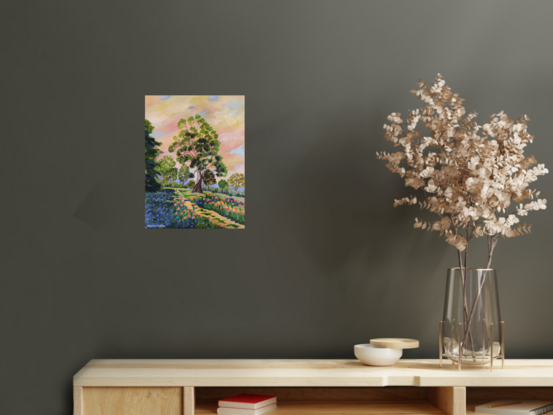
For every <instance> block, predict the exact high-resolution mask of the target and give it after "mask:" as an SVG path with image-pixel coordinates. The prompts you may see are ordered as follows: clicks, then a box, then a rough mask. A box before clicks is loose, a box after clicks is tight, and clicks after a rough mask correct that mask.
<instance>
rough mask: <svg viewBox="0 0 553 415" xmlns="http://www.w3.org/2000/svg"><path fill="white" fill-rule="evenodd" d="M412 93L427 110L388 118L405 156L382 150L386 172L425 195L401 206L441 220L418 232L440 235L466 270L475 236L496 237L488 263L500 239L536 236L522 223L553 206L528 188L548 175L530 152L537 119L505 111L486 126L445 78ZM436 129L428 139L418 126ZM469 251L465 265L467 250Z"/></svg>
mask: <svg viewBox="0 0 553 415" xmlns="http://www.w3.org/2000/svg"><path fill="white" fill-rule="evenodd" d="M418 86H419V88H420V89H417V90H413V91H411V93H412V94H413V95H415V96H416V97H417V99H419V100H421V101H423V102H425V103H426V106H425V107H424V108H422V109H415V110H413V111H410V112H409V115H408V117H407V120H405V121H404V120H403V119H402V118H401V114H399V113H395V112H394V113H392V114H391V115H389V116H388V121H390V124H385V125H384V130H385V131H386V132H385V138H386V139H387V140H388V141H391V142H392V143H394V146H395V147H401V148H402V149H403V151H397V152H394V153H387V152H379V153H377V156H378V158H379V159H381V160H386V161H387V162H388V163H387V165H386V167H388V169H390V171H392V172H393V173H397V174H399V175H400V176H401V177H403V178H404V179H405V185H406V186H409V187H412V188H414V189H421V190H422V192H423V194H424V198H423V199H422V200H420V201H417V198H416V197H415V196H411V197H405V198H403V199H399V200H395V201H394V207H395V206H400V205H404V204H410V205H412V204H416V203H418V204H419V206H420V207H421V208H422V209H426V210H428V211H430V212H432V213H435V214H437V215H438V216H439V220H436V221H435V222H433V223H432V222H428V221H424V220H422V221H419V219H418V218H416V219H415V224H414V227H415V228H421V229H423V230H427V231H436V232H439V233H440V235H441V236H443V237H444V238H445V240H446V242H447V243H449V244H451V245H453V246H455V248H457V250H458V251H459V255H458V256H459V266H460V267H461V268H463V265H464V267H466V262H467V259H468V258H467V255H468V243H469V241H470V239H471V238H473V237H474V238H479V237H483V236H486V237H487V239H488V265H487V267H486V268H489V267H490V264H491V260H492V255H493V251H494V249H495V246H496V244H497V241H498V239H499V237H504V238H513V237H516V236H520V235H523V234H528V233H530V230H531V226H532V225H526V223H523V224H521V223H520V220H519V217H522V216H527V215H528V212H530V211H533V210H541V209H545V208H546V203H547V201H546V200H545V199H539V192H537V191H536V190H531V189H528V186H529V185H530V184H531V183H533V182H535V181H536V180H537V179H538V176H543V175H544V174H546V173H548V170H547V169H546V168H545V166H544V165H543V164H537V161H536V159H535V158H534V156H529V157H525V156H524V149H525V147H526V146H527V144H528V143H531V142H532V141H533V139H534V136H532V135H530V134H529V133H528V131H527V122H528V121H529V118H528V117H527V116H526V115H525V116H523V117H521V118H518V119H517V120H516V122H515V121H513V120H511V119H509V117H507V115H506V114H505V113H504V112H503V111H501V112H500V113H498V114H493V115H492V116H490V121H489V123H487V124H484V125H483V126H480V125H478V124H477V122H476V121H475V118H476V115H477V114H476V113H469V114H466V111H465V108H464V107H463V105H462V104H463V101H464V100H463V99H461V98H460V97H459V95H458V94H455V93H453V92H452V91H451V89H450V88H449V86H447V85H446V83H445V81H444V80H443V79H442V76H441V75H440V74H438V75H437V76H436V78H435V82H434V83H433V84H432V85H426V84H425V83H424V82H422V81H419V83H418ZM419 122H422V123H423V124H424V125H425V126H426V127H427V128H428V130H429V131H430V134H429V136H423V134H422V130H420V129H419V130H417V129H416V128H417V125H418V124H419ZM463 251H464V252H465V260H464V264H463V260H462V255H461V252H463Z"/></svg>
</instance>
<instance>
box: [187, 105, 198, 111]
mask: <svg viewBox="0 0 553 415" xmlns="http://www.w3.org/2000/svg"><path fill="white" fill-rule="evenodd" d="M194 108H196V106H195V105H190V106H189V107H188V109H189V110H191V109H194Z"/></svg>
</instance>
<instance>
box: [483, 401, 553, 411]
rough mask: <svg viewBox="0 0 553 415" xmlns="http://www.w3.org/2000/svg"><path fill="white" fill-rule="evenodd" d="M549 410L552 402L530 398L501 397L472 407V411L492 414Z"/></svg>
mask: <svg viewBox="0 0 553 415" xmlns="http://www.w3.org/2000/svg"><path fill="white" fill-rule="evenodd" d="M551 411H553V402H551V401H537V400H531V399H520V400H515V399H502V400H499V401H493V402H489V403H486V404H484V405H478V406H477V407H476V408H474V412H477V413H483V414H494V415H543V414H546V413H548V412H551Z"/></svg>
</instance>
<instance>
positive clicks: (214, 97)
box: [207, 95, 219, 101]
mask: <svg viewBox="0 0 553 415" xmlns="http://www.w3.org/2000/svg"><path fill="white" fill-rule="evenodd" d="M207 100H208V101H219V97H218V96H217V95H213V96H211V97H209V98H208V99H207Z"/></svg>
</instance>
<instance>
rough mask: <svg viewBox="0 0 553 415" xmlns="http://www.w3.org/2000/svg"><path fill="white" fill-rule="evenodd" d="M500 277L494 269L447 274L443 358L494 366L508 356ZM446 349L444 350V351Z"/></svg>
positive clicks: (442, 342) (442, 323)
mask: <svg viewBox="0 0 553 415" xmlns="http://www.w3.org/2000/svg"><path fill="white" fill-rule="evenodd" d="M503 347H504V346H503V322H502V321H501V314H500V311H499V295H498V289H497V275H496V272H495V269H492V268H488V269H486V268H450V269H448V273H447V285H446V291H445V304H444V316H443V321H442V322H441V323H440V359H441V356H442V350H443V355H444V356H447V357H448V358H449V359H450V360H452V361H453V362H456V363H458V364H459V368H460V367H461V365H485V364H488V363H490V364H491V365H493V359H495V358H498V357H501V358H503V357H504V351H503V350H502V349H503ZM442 348H443V349H442Z"/></svg>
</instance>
